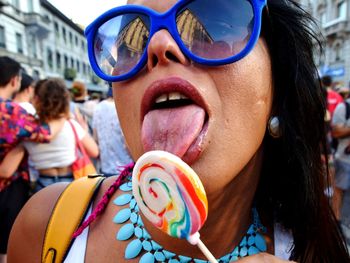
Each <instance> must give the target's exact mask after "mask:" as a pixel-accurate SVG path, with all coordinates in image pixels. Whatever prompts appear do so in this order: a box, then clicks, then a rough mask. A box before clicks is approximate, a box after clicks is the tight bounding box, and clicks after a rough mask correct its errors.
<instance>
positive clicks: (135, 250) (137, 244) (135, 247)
mask: <svg viewBox="0 0 350 263" xmlns="http://www.w3.org/2000/svg"><path fill="white" fill-rule="evenodd" d="M141 250H142V243H141V241H140V240H139V239H135V240H133V241H131V242H130V243H129V245H128V246H127V247H126V249H125V258H126V259H132V258H136V257H137V256H138V255H139V254H140V252H141Z"/></svg>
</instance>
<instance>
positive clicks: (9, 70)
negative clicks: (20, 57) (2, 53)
mask: <svg viewBox="0 0 350 263" xmlns="http://www.w3.org/2000/svg"><path fill="white" fill-rule="evenodd" d="M20 71H21V65H20V64H19V63H18V62H17V61H16V60H13V59H12V58H9V57H0V87H4V86H6V85H7V84H8V83H9V82H10V81H11V79H12V78H13V77H16V76H18V75H19V74H20Z"/></svg>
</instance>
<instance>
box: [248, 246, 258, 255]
mask: <svg viewBox="0 0 350 263" xmlns="http://www.w3.org/2000/svg"><path fill="white" fill-rule="evenodd" d="M259 253H260V251H259V249H257V248H256V247H250V248H249V249H248V255H249V256H252V255H256V254H259Z"/></svg>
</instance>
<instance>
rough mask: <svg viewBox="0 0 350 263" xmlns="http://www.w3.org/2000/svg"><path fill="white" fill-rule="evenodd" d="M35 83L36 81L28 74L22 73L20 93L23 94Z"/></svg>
mask: <svg viewBox="0 0 350 263" xmlns="http://www.w3.org/2000/svg"><path fill="white" fill-rule="evenodd" d="M33 83H34V79H33V78H32V77H31V76H29V75H28V74H26V73H22V80H21V87H20V89H19V91H18V92H19V93H21V92H23V91H25V90H26V89H28V88H29V87H30V86H31V85H33Z"/></svg>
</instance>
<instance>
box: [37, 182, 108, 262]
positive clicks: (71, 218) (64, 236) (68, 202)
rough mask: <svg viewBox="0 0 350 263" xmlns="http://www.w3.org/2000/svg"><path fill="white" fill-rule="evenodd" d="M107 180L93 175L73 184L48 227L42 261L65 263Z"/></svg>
mask: <svg viewBox="0 0 350 263" xmlns="http://www.w3.org/2000/svg"><path fill="white" fill-rule="evenodd" d="M104 179H105V177H102V176H100V175H92V176H87V177H83V178H80V179H78V180H75V181H73V182H72V183H71V184H69V185H68V187H67V188H66V189H65V190H64V191H63V192H62V194H61V195H60V197H59V198H58V200H57V203H56V205H55V208H54V210H53V212H52V214H51V217H50V220H49V223H48V225H47V228H46V233H45V238H44V245H43V250H42V256H41V261H42V262H43V263H58V262H62V261H63V259H64V257H65V255H66V253H67V250H68V248H69V247H70V245H71V242H72V236H73V234H74V232H75V231H76V230H77V228H78V227H79V225H80V224H81V222H82V220H83V217H84V215H85V213H86V211H87V209H88V207H89V205H90V203H91V202H90V201H91V199H92V197H93V195H94V194H95V192H96V190H97V189H98V188H99V186H100V185H101V183H102V182H103V180H104Z"/></svg>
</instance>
